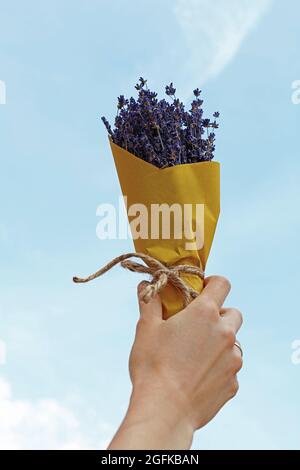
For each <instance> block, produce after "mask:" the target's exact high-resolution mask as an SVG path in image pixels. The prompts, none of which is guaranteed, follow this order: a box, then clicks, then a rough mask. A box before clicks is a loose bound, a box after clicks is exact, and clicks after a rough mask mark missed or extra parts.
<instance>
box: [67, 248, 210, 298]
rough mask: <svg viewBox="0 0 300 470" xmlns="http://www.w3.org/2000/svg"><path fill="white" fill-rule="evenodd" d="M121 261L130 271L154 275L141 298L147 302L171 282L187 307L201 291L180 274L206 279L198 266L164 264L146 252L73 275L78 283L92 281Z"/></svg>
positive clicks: (130, 255) (121, 257) (123, 256)
mask: <svg viewBox="0 0 300 470" xmlns="http://www.w3.org/2000/svg"><path fill="white" fill-rule="evenodd" d="M130 258H139V259H141V260H142V261H143V262H144V263H145V264H142V263H138V262H136V261H132V260H131V259H130ZM119 263H121V266H122V267H123V268H125V269H128V270H129V271H132V272H136V273H143V274H149V275H150V276H151V277H152V279H151V281H150V283H148V284H147V285H146V286H145V288H144V289H143V291H142V292H141V299H142V300H143V301H144V302H145V303H148V302H149V301H150V300H151V299H152V297H154V296H155V295H156V294H158V293H159V292H160V291H161V290H162V289H163V288H164V287H165V286H166V285H167V284H170V285H172V286H173V287H175V289H177V290H178V291H179V292H180V294H181V295H182V297H183V304H184V307H186V306H187V305H188V304H189V303H190V302H191V301H192V300H193V299H194V298H196V297H197V296H198V295H199V293H198V292H197V291H196V290H195V289H193V288H192V287H190V286H189V285H188V284H187V283H186V282H185V281H184V280H183V279H182V277H181V276H180V274H181V273H184V274H192V275H195V276H198V277H199V278H201V279H204V272H203V271H202V269H200V268H198V267H196V266H191V265H187V264H181V265H178V266H176V265H173V266H172V265H168V264H164V263H162V262H161V261H159V260H157V259H156V258H153V257H152V256H149V255H146V254H144V253H126V254H123V255H120V256H117V257H116V258H114V259H112V260H111V261H110V262H109V263H107V264H106V265H105V266H103V267H102V268H101V269H99V270H98V271H96V272H95V273H94V274H91V275H90V276H87V277H84V278H80V277H77V276H75V277H73V281H74V282H76V283H84V282H89V281H92V280H93V279H96V278H97V277H100V276H102V275H103V274H105V273H106V272H107V271H109V270H110V269H111V268H113V267H114V266H116V265H117V264H119Z"/></svg>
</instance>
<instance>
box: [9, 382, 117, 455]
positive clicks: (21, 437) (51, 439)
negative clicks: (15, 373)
mask: <svg viewBox="0 0 300 470" xmlns="http://www.w3.org/2000/svg"><path fill="white" fill-rule="evenodd" d="M111 432H112V430H111V427H110V426H109V425H103V426H102V433H101V434H102V435H99V439H98V437H97V439H90V438H88V437H85V436H84V435H83V433H82V431H81V430H80V423H79V421H78V420H77V418H76V417H75V415H74V414H73V412H72V411H71V410H70V409H68V408H67V407H65V406H63V405H61V404H60V403H58V402H57V401H56V400H53V399H44V400H38V401H36V402H31V401H27V400H16V399H14V398H13V396H12V391H11V386H10V384H9V382H8V381H7V380H5V379H4V378H3V377H0V449H5V450H8V449H35V450H37V449H97V448H98V449H99V448H105V447H106V446H107V444H108V438H109V437H110V435H111Z"/></svg>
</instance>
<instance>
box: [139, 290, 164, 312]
mask: <svg viewBox="0 0 300 470" xmlns="http://www.w3.org/2000/svg"><path fill="white" fill-rule="evenodd" d="M147 285H149V282H146V281H142V282H141V283H140V284H139V285H138V300H139V308H140V314H141V317H147V318H149V317H152V318H158V319H160V320H162V315H163V314H162V304H161V300H160V296H159V295H155V296H154V297H153V298H152V299H151V300H150V301H149V302H148V303H146V302H144V301H143V300H142V293H143V291H144V289H145V287H147Z"/></svg>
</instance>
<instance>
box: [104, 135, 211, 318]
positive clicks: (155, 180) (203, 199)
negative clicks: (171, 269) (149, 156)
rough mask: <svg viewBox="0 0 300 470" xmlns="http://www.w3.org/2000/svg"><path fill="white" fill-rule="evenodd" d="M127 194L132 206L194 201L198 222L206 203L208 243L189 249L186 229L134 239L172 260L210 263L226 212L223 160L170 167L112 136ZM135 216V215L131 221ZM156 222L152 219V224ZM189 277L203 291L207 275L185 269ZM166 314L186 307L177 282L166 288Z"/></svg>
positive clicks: (161, 258) (140, 246) (202, 265)
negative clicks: (169, 235) (138, 154)
mask: <svg viewBox="0 0 300 470" xmlns="http://www.w3.org/2000/svg"><path fill="white" fill-rule="evenodd" d="M110 144H111V149H112V153H113V157H114V161H115V165H116V169H117V172H118V177H119V181H120V185H121V189H122V193H123V196H126V199H127V211H129V208H130V206H132V205H133V204H143V205H144V206H146V207H147V208H148V209H149V214H150V212H151V211H150V208H151V205H152V204H168V205H172V204H174V203H176V204H180V206H181V207H182V210H184V207H185V206H184V205H185V204H188V205H190V207H191V208H192V210H191V217H190V219H191V220H190V221H189V224H190V226H191V227H193V226H195V223H196V204H203V205H204V218H203V220H204V228H203V227H202V228H203V234H204V241H203V246H201V247H200V249H198V248H196V247H195V248H193V249H188V250H187V249H186V244H187V243H191V240H190V239H187V238H186V237H185V235H184V234H183V237H182V238H181V239H174V238H171V239H163V238H162V237H160V238H159V239H153V238H151V234H150V227H149V237H148V238H147V239H141V238H139V239H136V240H134V246H135V250H136V252H139V253H146V254H148V255H150V256H152V257H154V258H156V259H158V260H159V261H161V262H163V263H167V264H171V265H176V264H177V265H178V264H190V265H194V266H197V267H200V268H201V269H203V270H204V269H205V266H206V262H207V258H208V255H209V252H210V249H211V245H212V241H213V238H214V233H215V229H216V225H217V221H218V217H219V213H220V164H219V163H218V162H199V163H192V164H183V165H176V166H172V167H168V168H164V169H160V168H157V167H156V166H154V165H152V164H150V163H147V162H145V161H144V160H142V159H140V158H138V157H136V156H135V155H133V154H131V153H130V152H127V151H126V150H124V149H123V148H121V147H119V146H118V145H116V144H114V143H113V142H112V141H110ZM133 218H134V217H130V216H129V223H130V222H131V223H132V220H131V219H133ZM149 225H150V224H149ZM182 278H183V279H184V281H185V282H187V283H189V284H190V286H191V287H193V288H194V289H195V290H197V291H198V292H199V293H200V292H201V290H202V288H203V282H202V280H201V279H200V278H199V277H197V276H194V275H184V274H183V275H182ZM160 295H161V299H162V304H163V310H164V318H168V317H170V316H171V315H174V314H175V313H177V312H179V311H180V310H181V309H182V308H183V299H182V297H181V296H180V293H179V292H177V291H176V290H175V288H174V287H173V286H170V285H167V286H166V287H165V288H164V289H163V290H162V291H161V292H160Z"/></svg>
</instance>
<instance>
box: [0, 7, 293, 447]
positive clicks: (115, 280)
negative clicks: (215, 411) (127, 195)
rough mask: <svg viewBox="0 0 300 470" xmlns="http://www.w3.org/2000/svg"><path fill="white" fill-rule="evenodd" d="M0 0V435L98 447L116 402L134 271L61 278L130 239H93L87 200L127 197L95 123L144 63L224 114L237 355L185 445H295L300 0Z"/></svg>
mask: <svg viewBox="0 0 300 470" xmlns="http://www.w3.org/2000/svg"><path fill="white" fill-rule="evenodd" d="M0 11H1V15H0V42H1V50H0V80H2V82H5V85H6V104H1V105H0V132H1V139H0V155H1V172H0V181H1V184H0V192H1V219H0V247H1V248H0V255H1V264H0V289H1V295H0V340H1V342H2V343H1V344H2V347H0V353H1V351H2V360H1V361H0V417H1V419H0V446H1V447H16V448H18V447H22V448H45V447H49V448H57V447H62V448H79V447H81V448H99V447H103V446H105V443H106V442H107V441H108V439H109V438H110V437H111V436H112V433H113V431H114V430H115V428H116V427H117V425H118V424H119V422H120V420H121V418H122V416H123V413H124V410H125V409H126V406H127V400H128V397H129V392H130V383H129V379H128V373H127V360H128V354H129V350H130V346H131V343H132V339H133V335H134V329H135V323H136V320H137V318H138V311H137V304H136V297H135V289H136V284H137V282H138V280H139V278H138V276H136V275H134V274H131V273H128V272H124V271H122V270H121V269H118V268H116V269H115V270H114V271H112V272H110V273H109V274H107V275H106V276H105V277H103V278H102V279H101V280H99V281H97V282H94V283H91V284H89V285H84V286H78V285H74V284H72V282H71V279H72V276H73V275H74V274H77V275H84V274H88V273H90V272H92V271H93V270H96V269H97V268H98V267H100V266H101V265H102V264H103V263H105V262H106V261H108V260H109V259H110V258H112V257H114V256H116V255H118V254H119V253H122V252H126V251H129V250H131V248H132V247H131V242H130V240H123V241H120V240H119V241H113V240H111V241H100V240H99V239H98V238H97V237H96V225H97V222H98V218H97V217H96V208H97V206H98V205H99V204H100V203H102V202H108V203H115V202H116V201H117V200H118V197H119V195H120V189H119V184H118V180H117V176H116V172H115V168H114V164H113V160H112V157H111V153H110V149H109V147H108V142H107V138H106V132H105V130H104V129H103V126H102V124H101V122H100V119H99V117H100V116H101V115H103V114H105V115H106V116H107V117H109V118H112V116H113V115H114V112H115V101H116V96H117V95H119V94H121V93H123V94H126V95H130V94H131V93H132V91H133V85H134V84H135V82H136V80H137V78H138V77H139V76H140V75H142V76H145V77H146V78H148V81H149V84H150V85H151V86H153V88H155V89H157V90H158V91H159V92H160V93H161V92H162V91H163V88H164V85H165V84H167V83H168V82H170V81H174V83H175V85H176V87H177V94H178V96H180V97H182V98H183V99H185V100H189V99H190V93H191V91H192V89H193V88H195V87H197V86H201V87H202V89H203V96H204V99H205V105H206V109H207V112H208V113H211V112H212V111H215V110H216V109H217V110H219V111H220V113H221V119H220V122H221V126H220V130H219V131H218V136H217V151H216V159H217V160H219V161H220V162H221V164H222V214H221V218H220V223H219V226H218V230H217V234H216V238H215V242H214V246H213V250H212V253H211V257H210V260H209V263H208V267H207V273H208V274H212V273H218V274H223V275H225V276H227V277H229V279H230V280H231V282H232V285H233V289H232V293H231V295H230V299H229V300H228V305H229V304H230V305H233V306H237V307H239V308H240V309H241V310H242V311H243V313H244V326H243V329H242V331H241V333H240V336H239V337H240V340H241V342H242V344H243V348H244V350H245V365H244V369H243V371H242V372H241V374H240V392H239V395H238V397H237V398H236V399H235V400H234V401H232V402H231V403H230V404H229V405H227V406H226V408H224V410H223V411H222V412H221V413H220V414H219V415H218V417H217V418H216V419H215V420H214V421H213V422H212V423H210V424H209V425H208V426H207V427H206V428H205V429H203V430H201V431H199V432H198V433H197V435H196V437H195V439H194V444H193V446H194V448H196V449H202V448H209V449H219V448H229V449H240V448H250V449H251V448H275V449H279V448H299V437H298V435H299V415H300V413H299V387H300V365H299V366H297V365H294V364H293V363H292V361H291V354H292V349H291V344H292V342H293V341H294V340H295V339H299V338H300V320H299V303H298V290H299V246H298V245H299V242H298V241H299V228H300V216H299V201H300V189H299V177H300V163H299V149H298V142H299V138H298V136H299V122H300V105H295V104H293V103H292V100H291V95H292V83H293V81H295V80H300V60H299V40H300V32H299V16H300V4H299V2H297V1H296V0H288V1H287V2H282V1H280V0H251V1H250V0H215V1H214V2H209V1H207V0H185V1H182V0H176V1H174V0H165V1H164V2H161V1H159V0H152V1H147V0H144V1H142V2H141V1H139V2H138V1H136V0H130V2H129V1H128V0H115V1H114V2H110V1H108V0H93V1H90V2H84V1H83V0H80V1H79V0H73V1H72V2H71V1H70V0H65V1H64V2H59V1H58V0H53V1H51V2H50V1H47V2H38V1H34V0H28V1H27V2H20V1H19V2H18V1H16V0H11V1H10V2H4V1H2V0H0ZM0 101H1V100H0ZM121 284H122V285H123V286H124V288H122V295H116V294H115V292H116V289H117V288H118V287H119V286H120V285H121ZM4 350H6V354H4V352H3V351H4ZM4 356H5V357H4Z"/></svg>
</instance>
